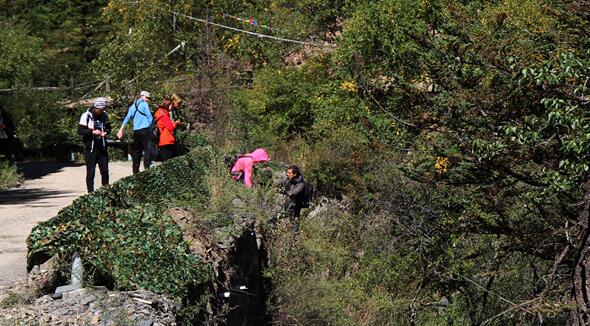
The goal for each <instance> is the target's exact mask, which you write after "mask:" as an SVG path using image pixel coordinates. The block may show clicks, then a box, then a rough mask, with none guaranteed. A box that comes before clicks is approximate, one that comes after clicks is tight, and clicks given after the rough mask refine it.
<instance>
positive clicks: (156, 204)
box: [27, 146, 212, 297]
mask: <svg viewBox="0 0 590 326" xmlns="http://www.w3.org/2000/svg"><path fill="white" fill-rule="evenodd" d="M211 156H212V153H211V149H210V147H208V146H205V147H200V148H197V149H193V150H192V151H191V153H190V154H188V155H185V156H182V157H179V158H177V159H174V160H170V161H168V162H166V163H165V164H162V166H160V167H157V168H152V169H148V170H147V171H145V172H142V173H140V174H137V175H135V176H133V177H127V178H124V179H122V180H120V181H119V182H116V183H115V184H113V185H111V186H109V187H103V188H100V189H99V190H98V191H96V192H94V193H92V194H91V195H86V196H83V197H80V198H78V199H77V200H75V201H74V203H73V204H72V205H70V206H68V207H66V208H64V209H62V210H61V211H60V212H59V214H58V215H57V216H56V217H54V218H52V219H50V220H48V221H46V222H43V223H40V224H39V225H37V226H36V227H35V228H34V229H33V231H32V232H31V234H30V235H29V238H28V239H27V246H28V255H27V268H28V269H29V270H30V269H31V268H33V266H34V265H37V264H40V263H43V262H44V261H46V260H47V259H48V258H50V257H52V256H53V255H55V254H57V255H58V256H59V257H60V259H61V260H62V261H63V262H64V266H67V265H68V264H69V261H70V259H71V256H72V255H73V254H74V253H75V252H79V253H80V255H81V256H82V258H83V260H84V264H85V266H86V267H87V270H88V271H90V272H89V274H90V275H92V274H95V275H96V274H97V273H98V274H99V275H102V276H103V277H107V278H110V279H112V282H113V283H114V285H115V286H116V287H118V288H121V289H137V288H142V289H145V290H150V291H153V292H156V293H163V294H170V295H173V296H176V297H183V296H185V295H186V294H187V290H189V289H190V288H192V287H196V286H198V285H199V284H202V283H204V282H207V281H209V280H210V279H211V277H212V276H211V269H210V267H209V266H207V265H206V264H205V263H204V262H203V261H202V260H201V259H200V258H199V257H196V256H194V255H191V254H190V253H189V250H188V244H187V243H186V242H185V241H183V238H182V233H181V230H180V228H179V227H178V225H176V224H175V223H174V221H172V219H171V218H170V217H169V216H166V215H165V213H164V212H165V210H166V208H167V206H168V205H169V203H172V202H176V203H179V202H185V203H189V202H190V205H192V206H195V205H197V206H198V205H201V204H202V203H203V202H204V200H206V198H207V197H208V190H207V186H206V184H205V183H204V182H203V178H204V176H205V175H206V174H207V170H208V162H210V161H211ZM81 182H82V181H81ZM87 281H88V280H87Z"/></svg>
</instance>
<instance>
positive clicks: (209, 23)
mask: <svg viewBox="0 0 590 326" xmlns="http://www.w3.org/2000/svg"><path fill="white" fill-rule="evenodd" d="M127 3H140V2H139V1H129V2H127ZM142 5H144V6H148V7H152V8H155V9H157V10H161V11H167V12H170V13H172V14H174V15H177V16H180V17H183V18H186V19H190V20H195V21H198V22H200V23H203V24H207V25H211V26H217V27H220V28H224V29H227V30H231V31H234V32H239V33H244V34H248V35H253V36H256V37H259V38H266V39H271V40H276V41H282V42H289V43H297V44H304V45H312V46H317V47H323V46H324V45H323V44H319V43H314V42H308V41H300V40H294V39H288V38H284V37H277V36H272V35H267V34H261V33H256V32H252V31H247V30H244V29H239V28H235V27H231V26H226V25H223V24H219V23H214V22H212V21H209V20H206V19H201V18H197V17H193V16H190V15H186V14H183V13H180V12H176V11H173V10H165V9H162V8H160V7H158V6H154V5H150V4H147V3H142Z"/></svg>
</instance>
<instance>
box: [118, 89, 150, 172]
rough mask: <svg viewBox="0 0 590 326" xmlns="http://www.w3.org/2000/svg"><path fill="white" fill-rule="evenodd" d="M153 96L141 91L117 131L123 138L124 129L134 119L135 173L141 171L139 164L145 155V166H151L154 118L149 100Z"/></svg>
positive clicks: (145, 167)
mask: <svg viewBox="0 0 590 326" xmlns="http://www.w3.org/2000/svg"><path fill="white" fill-rule="evenodd" d="M150 99H151V96H150V93H149V92H147V91H141V93H139V98H138V99H137V100H135V101H134V102H133V104H131V106H129V109H128V111H127V115H126V116H125V120H123V124H121V128H119V131H118V132H117V138H119V139H121V138H123V130H124V129H125V125H126V124H127V122H129V120H133V174H136V173H138V172H139V165H140V162H141V157H142V155H143V168H144V169H147V168H149V167H150V165H151V162H152V160H153V158H152V157H151V156H152V155H151V150H150V149H151V147H150V146H151V142H152V140H151V138H150V137H149V132H148V131H149V130H148V129H149V126H150V124H151V123H152V121H153V120H154V117H153V116H152V112H151V111H150V106H149V104H148V102H149V101H150Z"/></svg>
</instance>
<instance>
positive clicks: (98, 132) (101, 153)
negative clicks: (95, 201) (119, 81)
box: [78, 98, 111, 192]
mask: <svg viewBox="0 0 590 326" xmlns="http://www.w3.org/2000/svg"><path fill="white" fill-rule="evenodd" d="M106 107H107V100H106V99H105V98H98V99H96V101H95V102H94V105H93V106H92V107H91V108H90V109H88V111H86V112H84V113H83V114H82V116H81V117H80V125H79V127H78V134H80V135H82V140H83V142H84V154H85V157H86V188H87V189H88V192H93V191H94V174H95V171H96V164H98V169H99V170H100V176H101V181H102V185H103V186H106V185H108V184H109V154H108V151H107V137H106V136H107V135H108V134H109V133H110V132H111V124H110V122H109V116H108V114H107V113H106V112H105V111H104V110H105V109H106Z"/></svg>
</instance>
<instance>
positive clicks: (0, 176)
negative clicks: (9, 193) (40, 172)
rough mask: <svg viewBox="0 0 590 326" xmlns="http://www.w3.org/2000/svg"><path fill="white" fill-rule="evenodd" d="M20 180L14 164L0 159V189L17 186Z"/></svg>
mask: <svg viewBox="0 0 590 326" xmlns="http://www.w3.org/2000/svg"><path fill="white" fill-rule="evenodd" d="M21 181H22V178H21V176H20V175H19V174H18V172H17V169H16V165H14V164H9V163H8V162H4V161H0V190H4V189H8V188H11V187H14V186H17V185H19V184H20V182H21Z"/></svg>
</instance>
